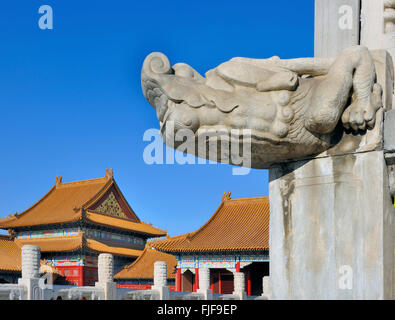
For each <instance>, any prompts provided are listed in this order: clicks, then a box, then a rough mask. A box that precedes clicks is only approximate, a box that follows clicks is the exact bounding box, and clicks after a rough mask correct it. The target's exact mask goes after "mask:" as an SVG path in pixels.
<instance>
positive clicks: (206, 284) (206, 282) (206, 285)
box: [199, 268, 210, 290]
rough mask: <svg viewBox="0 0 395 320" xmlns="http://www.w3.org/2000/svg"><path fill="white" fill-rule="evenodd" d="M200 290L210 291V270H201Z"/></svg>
mask: <svg viewBox="0 0 395 320" xmlns="http://www.w3.org/2000/svg"><path fill="white" fill-rule="evenodd" d="M199 289H202V290H209V289H210V269H209V268H199Z"/></svg>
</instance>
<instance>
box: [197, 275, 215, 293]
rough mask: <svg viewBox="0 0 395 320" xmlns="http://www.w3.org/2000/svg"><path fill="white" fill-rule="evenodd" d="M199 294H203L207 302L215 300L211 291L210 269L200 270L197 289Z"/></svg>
mask: <svg viewBox="0 0 395 320" xmlns="http://www.w3.org/2000/svg"><path fill="white" fill-rule="evenodd" d="M197 292H198V293H202V294H203V295H204V299H205V300H212V299H213V292H212V291H211V290H210V269H209V268H199V289H197Z"/></svg>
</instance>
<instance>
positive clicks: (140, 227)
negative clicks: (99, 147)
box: [0, 170, 166, 237]
mask: <svg viewBox="0 0 395 320" xmlns="http://www.w3.org/2000/svg"><path fill="white" fill-rule="evenodd" d="M78 220H85V221H88V222H91V223H95V224H99V225H103V226H107V227H113V228H121V229H124V230H127V231H133V232H138V233H141V234H144V235H146V236H148V237H158V236H164V235H166V231H164V230H160V229H158V228H155V227H153V226H152V225H150V224H147V223H144V222H142V221H141V220H140V219H139V218H138V217H137V215H136V214H135V213H134V211H133V210H132V208H131V207H130V206H129V204H128V202H127V201H126V199H125V198H124V196H123V195H122V193H121V191H120V190H119V188H118V186H117V184H116V182H115V180H114V177H113V174H112V170H111V171H109V170H106V176H105V177H103V178H98V179H91V180H83V181H74V182H67V183H63V182H62V178H61V177H57V178H56V181H55V185H54V186H53V187H52V188H51V189H50V190H49V191H48V192H47V194H46V195H44V197H42V198H41V199H40V200H39V201H37V202H36V203H35V204H34V205H32V206H31V207H30V208H28V209H27V210H25V211H24V212H22V213H20V214H15V215H10V216H9V217H8V218H5V219H2V220H0V228H2V229H13V228H20V227H31V226H38V225H50V224H59V223H70V222H75V221H78Z"/></svg>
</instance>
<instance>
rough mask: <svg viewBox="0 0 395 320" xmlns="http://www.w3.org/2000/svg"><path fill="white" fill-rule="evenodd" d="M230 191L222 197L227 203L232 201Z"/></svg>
mask: <svg viewBox="0 0 395 320" xmlns="http://www.w3.org/2000/svg"><path fill="white" fill-rule="evenodd" d="M230 194H231V193H230V191H228V192H226V191H224V195H223V196H222V201H227V200H230Z"/></svg>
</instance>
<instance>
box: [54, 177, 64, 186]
mask: <svg viewBox="0 0 395 320" xmlns="http://www.w3.org/2000/svg"><path fill="white" fill-rule="evenodd" d="M61 183H62V176H59V177H55V186H58V185H60V184H61Z"/></svg>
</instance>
